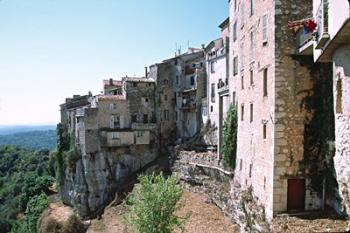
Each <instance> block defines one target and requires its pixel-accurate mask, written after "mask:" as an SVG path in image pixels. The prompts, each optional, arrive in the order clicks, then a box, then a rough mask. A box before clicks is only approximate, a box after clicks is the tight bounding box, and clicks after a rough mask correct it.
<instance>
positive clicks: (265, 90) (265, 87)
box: [263, 68, 267, 96]
mask: <svg viewBox="0 0 350 233" xmlns="http://www.w3.org/2000/svg"><path fill="white" fill-rule="evenodd" d="M263 90H264V96H267V68H265V69H264V77H263Z"/></svg>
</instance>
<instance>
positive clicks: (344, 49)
mask: <svg viewBox="0 0 350 233" xmlns="http://www.w3.org/2000/svg"><path fill="white" fill-rule="evenodd" d="M311 15H313V20H314V21H315V22H316V24H317V28H316V32H315V33H314V37H313V38H312V39H311V40H304V43H303V44H304V46H303V47H301V48H300V51H301V52H306V53H308V55H310V56H313V58H314V62H315V63H316V64H318V65H320V66H326V65H330V67H331V70H332V76H331V77H327V78H329V79H332V80H333V100H334V104H333V106H334V114H335V148H336V151H335V157H334V167H335V171H336V177H337V181H338V185H339V194H340V196H341V198H342V204H343V207H345V210H346V211H347V214H348V215H350V188H349V183H350V169H349V167H350V166H349V165H350V2H349V1H346V0H336V1H330V0H313V11H312V14H311ZM300 34H301V35H304V36H303V38H302V39H304V38H307V35H305V34H306V33H305V32H304V33H302V32H300V33H299V37H302V36H300ZM301 41H303V40H301Z"/></svg>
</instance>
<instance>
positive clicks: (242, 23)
mask: <svg viewBox="0 0 350 233" xmlns="http://www.w3.org/2000/svg"><path fill="white" fill-rule="evenodd" d="M244 8H245V6H244V2H242V3H241V27H243V26H244V14H245V12H244Z"/></svg>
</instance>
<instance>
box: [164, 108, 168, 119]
mask: <svg viewBox="0 0 350 233" xmlns="http://www.w3.org/2000/svg"><path fill="white" fill-rule="evenodd" d="M164 120H166V121H168V120H169V110H164Z"/></svg>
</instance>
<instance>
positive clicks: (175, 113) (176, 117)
mask: <svg viewBox="0 0 350 233" xmlns="http://www.w3.org/2000/svg"><path fill="white" fill-rule="evenodd" d="M177 114H178V113H177V111H175V120H176V121H177V118H178V116H177Z"/></svg>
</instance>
